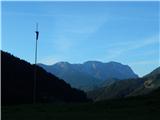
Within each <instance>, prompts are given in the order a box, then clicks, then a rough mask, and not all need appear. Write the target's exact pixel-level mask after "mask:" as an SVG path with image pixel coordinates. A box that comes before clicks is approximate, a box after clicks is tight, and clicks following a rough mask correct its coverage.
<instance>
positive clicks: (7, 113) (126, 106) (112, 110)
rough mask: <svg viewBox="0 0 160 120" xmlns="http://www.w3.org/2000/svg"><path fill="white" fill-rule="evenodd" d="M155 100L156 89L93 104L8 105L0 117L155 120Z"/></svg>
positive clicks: (16, 119)
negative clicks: (148, 93) (144, 95)
mask: <svg viewBox="0 0 160 120" xmlns="http://www.w3.org/2000/svg"><path fill="white" fill-rule="evenodd" d="M155 96H156V97H155ZM159 101H160V95H159V92H158V94H155V95H154V97H153V96H150V97H134V98H127V99H117V100H116V99H115V100H108V101H102V102H97V103H79V104H78V103H77V104H37V105H31V104H30V105H18V106H8V107H2V120H159V118H160V115H159V113H160V102H159Z"/></svg>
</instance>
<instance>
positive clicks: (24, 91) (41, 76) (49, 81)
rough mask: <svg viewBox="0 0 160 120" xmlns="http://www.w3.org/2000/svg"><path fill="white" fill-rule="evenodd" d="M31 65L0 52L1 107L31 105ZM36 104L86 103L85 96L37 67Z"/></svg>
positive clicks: (32, 81) (32, 72)
mask: <svg viewBox="0 0 160 120" xmlns="http://www.w3.org/2000/svg"><path fill="white" fill-rule="evenodd" d="M34 68H35V66H34V65H31V64H29V63H27V62H26V61H24V60H20V59H19V58H17V57H14V56H13V55H10V54H8V53H6V52H3V51H1V69H2V77H1V87H2V97H1V98H2V105H6V104H20V103H32V100H33V83H34ZM36 93H37V94H36V95H37V96H36V100H37V102H82V101H87V98H86V95H85V93H84V92H82V91H80V90H77V89H74V88H71V87H70V85H69V84H66V83H65V82H64V81H63V80H60V79H58V78H57V77H55V76H54V75H52V74H50V73H47V72H46V71H45V70H44V69H42V68H41V67H38V66H37V91H36Z"/></svg>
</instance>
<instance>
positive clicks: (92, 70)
mask: <svg viewBox="0 0 160 120" xmlns="http://www.w3.org/2000/svg"><path fill="white" fill-rule="evenodd" d="M38 65H39V66H41V67H43V68H44V69H45V70H46V71H48V72H50V73H52V74H54V75H56V76H57V77H59V78H62V79H64V80H66V82H67V83H69V84H70V85H71V86H73V87H76V88H79V89H82V90H85V91H86V90H87V91H88V90H90V89H94V87H96V86H99V85H100V84H102V83H103V82H104V81H106V80H110V79H113V78H115V79H119V80H123V79H128V78H138V75H137V74H135V73H134V71H133V70H132V69H131V68H130V67H129V66H128V65H123V64H121V63H118V62H113V61H111V62H108V63H103V62H100V61H86V62H83V63H79V64H78V63H76V64H71V63H69V62H63V61H62V62H57V63H55V64H53V65H45V64H38ZM85 86H88V88H87V89H86V87H85Z"/></svg>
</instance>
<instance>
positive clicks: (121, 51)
mask: <svg viewBox="0 0 160 120" xmlns="http://www.w3.org/2000/svg"><path fill="white" fill-rule="evenodd" d="M1 7H2V13H1V14H2V33H1V34H2V50H4V51H7V52H10V53H11V54H13V55H15V56H17V57H20V58H21V59H25V60H26V61H28V62H30V63H34V50H35V49H34V47H35V24H36V22H38V23H39V31H40V36H39V40H38V62H39V63H44V64H53V63H55V62H59V61H68V62H70V63H83V62H85V61H88V60H89V61H91V60H98V61H102V62H109V61H116V62H120V63H122V64H127V65H129V66H131V68H132V69H133V70H134V72H135V73H137V74H138V75H140V76H143V75H145V74H147V73H149V72H150V71H152V70H153V69H155V68H156V67H158V66H160V59H159V55H160V54H159V51H160V48H159V42H160V41H159V34H160V32H159V12H160V11H159V3H158V2H2V6H1Z"/></svg>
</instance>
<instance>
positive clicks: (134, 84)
mask: <svg viewBox="0 0 160 120" xmlns="http://www.w3.org/2000/svg"><path fill="white" fill-rule="evenodd" d="M159 87H160V71H159V68H157V69H156V70H154V71H153V72H151V73H150V74H148V75H147V76H144V77H142V78H137V79H127V80H117V81H114V82H112V84H109V85H105V86H104V87H102V88H98V89H95V90H93V91H89V92H88V93H87V95H88V97H89V98H92V99H94V101H100V100H106V99H113V98H124V97H129V96H140V95H146V94H149V93H150V92H152V91H154V90H156V89H157V88H159Z"/></svg>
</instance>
